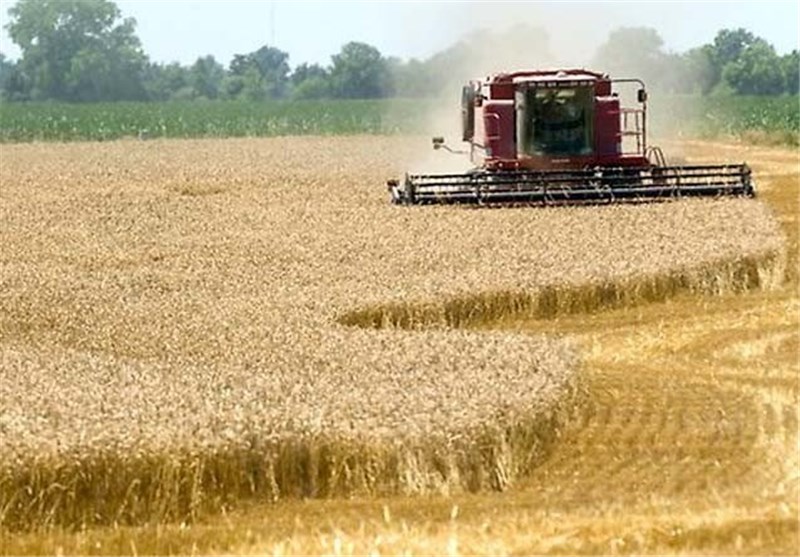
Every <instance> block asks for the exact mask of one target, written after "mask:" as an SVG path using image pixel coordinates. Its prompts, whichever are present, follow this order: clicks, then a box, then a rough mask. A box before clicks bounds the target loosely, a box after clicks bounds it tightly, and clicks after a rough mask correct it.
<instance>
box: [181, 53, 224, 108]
mask: <svg viewBox="0 0 800 557" xmlns="http://www.w3.org/2000/svg"><path fill="white" fill-rule="evenodd" d="M224 79H225V68H224V67H223V66H222V64H220V63H219V62H217V61H216V60H215V59H214V57H213V56H211V55H210V54H209V55H208V56H201V57H200V58H198V59H197V61H196V62H195V63H194V64H193V65H192V67H191V69H190V70H189V84H190V85H191V86H192V91H193V94H194V96H195V97H201V98H205V99H216V98H217V97H219V96H220V93H221V92H222V82H223V80H224Z"/></svg>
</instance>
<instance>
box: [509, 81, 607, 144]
mask: <svg viewBox="0 0 800 557" xmlns="http://www.w3.org/2000/svg"><path fill="white" fill-rule="evenodd" d="M520 97H521V98H520ZM517 100H518V102H517V110H518V111H519V112H518V114H517V116H518V117H517V124H518V130H517V133H518V145H519V146H520V150H521V151H522V153H524V154H527V155H588V154H591V153H592V143H593V141H592V137H593V130H592V120H593V114H592V89H591V87H572V88H545V87H530V88H527V89H523V90H522V91H519V94H518V98H517Z"/></svg>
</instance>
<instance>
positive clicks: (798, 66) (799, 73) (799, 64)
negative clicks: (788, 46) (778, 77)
mask: <svg viewBox="0 0 800 557" xmlns="http://www.w3.org/2000/svg"><path fill="white" fill-rule="evenodd" d="M781 66H782V68H783V78H784V82H785V84H786V92H787V93H789V94H790V95H797V94H798V92H800V52H798V51H797V50H793V51H792V52H790V53H789V54H785V55H784V56H782V57H781Z"/></svg>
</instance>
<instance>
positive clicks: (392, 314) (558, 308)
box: [338, 251, 786, 329]
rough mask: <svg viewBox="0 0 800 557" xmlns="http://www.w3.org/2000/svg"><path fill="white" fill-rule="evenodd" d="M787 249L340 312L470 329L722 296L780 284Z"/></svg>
mask: <svg viewBox="0 0 800 557" xmlns="http://www.w3.org/2000/svg"><path fill="white" fill-rule="evenodd" d="M785 270H786V254H785V252H783V251H778V252H774V251H767V252H764V253H762V254H760V255H756V256H749V257H739V258H735V259H720V260H717V261H713V262H709V263H705V264H703V265H700V266H696V267H687V268H682V269H676V270H674V271H671V272H668V273H663V274H658V275H650V276H634V277H630V278H626V279H621V280H605V281H600V282H591V283H588V284H584V285H577V286H576V285H567V284H552V285H548V286H544V287H542V288H539V289H537V290H535V291H533V292H524V291H496V292H485V293H479V294H475V295H470V296H462V297H453V298H450V299H447V300H445V301H443V302H430V303H423V304H402V303H393V304H380V305H375V306H371V307H365V308H361V309H357V310H354V311H351V312H347V313H344V314H343V315H341V316H339V318H338V321H339V322H340V323H341V324H343V325H350V326H358V327H366V328H384V327H399V328H403V329H412V328H425V327H430V326H445V327H467V326H471V325H475V324H479V323H483V322H487V321H496V320H499V319H503V318H507V317H511V318H535V319H550V318H554V317H558V316H563V315H573V314H580V313H592V312H594V311H600V310H608V309H616V308H622V307H630V306H634V305H639V304H646V303H654V302H662V301H664V300H667V299H669V298H671V297H673V296H676V295H679V294H685V293H691V294H707V295H723V294H728V293H736V292H745V291H747V290H752V289H757V288H762V289H774V288H777V287H779V286H780V285H781V283H782V281H783V278H784V274H785Z"/></svg>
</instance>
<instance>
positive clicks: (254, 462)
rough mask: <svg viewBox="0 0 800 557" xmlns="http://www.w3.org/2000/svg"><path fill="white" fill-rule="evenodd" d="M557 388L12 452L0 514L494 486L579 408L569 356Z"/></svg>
mask: <svg viewBox="0 0 800 557" xmlns="http://www.w3.org/2000/svg"><path fill="white" fill-rule="evenodd" d="M785 262H786V261H785V253H784V252H782V251H781V252H778V253H776V252H764V253H763V254H761V255H759V256H751V257H742V258H737V259H733V260H719V261H717V262H714V263H708V264H705V265H701V266H698V267H693V268H688V269H680V270H676V271H674V272H671V273H667V274H664V275H658V276H651V277H636V278H631V279H625V280H621V281H619V282H613V281H607V282H603V283H599V284H588V285H584V286H573V287H568V286H559V285H554V286H550V287H546V288H542V289H540V290H537V291H536V292H532V293H524V292H517V293H514V292H504V293H485V294H479V295H475V296H472V297H469V298H457V299H450V300H444V301H442V302H440V303H430V304H425V305H411V304H409V305H387V306H379V307H373V308H365V309H361V310H357V311H354V312H352V313H349V314H346V315H344V316H341V317H340V319H339V321H340V322H341V323H343V324H347V325H351V326H360V327H387V326H389V327H402V328H415V327H431V326H434V327H436V326H450V327H452V326H458V327H464V326H467V325H470V324H475V323H479V322H481V321H491V320H497V319H501V318H505V317H526V316H527V317H533V318H552V317H556V316H560V315H574V314H580V313H590V312H594V311H599V310H604V309H612V308H618V307H626V306H631V305H637V304H645V303H651V302H659V301H664V300H667V299H669V298H671V297H673V296H676V295H679V294H682V293H686V292H691V293H703V294H715V295H721V294H726V293H731V292H743V291H747V290H752V289H759V288H760V289H774V288H776V287H778V286H780V284H781V283H782V280H783V276H784V272H785ZM560 387H561V389H560V395H559V396H558V397H556V399H555V400H553V401H551V403H550V404H548V405H546V407H545V409H543V410H539V411H535V412H534V411H532V412H531V413H530V414H529V415H524V416H521V417H520V416H517V417H513V416H512V417H511V418H509V416H505V415H503V413H502V412H499V413H498V415H497V416H490V417H487V418H488V419H487V420H486V422H485V423H484V424H483V425H482V426H480V427H477V428H474V430H473V431H465V432H463V435H461V436H459V437H451V438H449V439H445V438H441V439H440V438H435V439H421V440H419V441H418V442H412V443H409V442H405V441H402V440H397V441H388V440H383V441H381V440H376V439H374V438H373V439H369V438H364V439H359V438H326V437H324V436H320V435H315V436H311V435H310V436H308V437H305V438H300V439H297V438H295V439H286V440H277V441H265V440H261V439H257V438H253V439H251V440H250V443H249V446H246V447H241V446H237V447H231V448H224V447H223V448H220V449H217V450H214V451H210V452H192V453H187V454H180V453H177V454H164V455H162V456H138V457H137V456H131V455H125V456H123V457H121V456H120V455H118V454H116V453H114V452H113V451H109V452H108V454H94V455H92V456H90V457H78V458H76V459H74V460H72V461H70V460H69V459H64V458H58V459H57V460H47V459H42V460H32V461H25V462H16V463H14V465H12V466H5V467H4V468H3V469H2V470H0V524H2V525H3V527H5V528H8V529H10V530H25V529H30V528H36V527H41V526H48V525H55V524H58V525H68V526H86V525H91V524H136V523H142V522H154V521H155V522H170V521H185V520H190V519H193V518H196V517H198V516H200V515H204V514H207V513H214V512H219V511H224V510H225V509H227V508H231V507H234V506H236V504H237V503H241V502H243V501H246V500H261V501H277V500H279V499H285V498H309V497H349V496H357V495H363V496H383V495H394V494H426V493H458V492H477V491H483V490H495V491H502V490H505V489H506V488H508V487H509V486H511V485H513V484H514V483H517V482H518V481H519V480H521V479H522V478H523V477H525V476H526V475H527V474H528V473H529V472H530V471H531V470H532V469H533V468H534V467H535V466H536V465H537V464H538V463H539V462H541V461H543V460H544V459H545V458H546V457H547V455H548V453H549V451H550V450H551V449H552V447H553V445H554V443H555V442H557V440H558V438H559V437H560V435H561V432H562V431H563V429H564V428H565V427H566V426H568V425H569V423H570V417H572V416H575V415H577V412H578V410H579V407H580V401H581V400H582V399H583V398H584V396H585V395H584V388H583V387H582V383H581V380H580V374H579V370H578V369H577V367H576V366H573V367H572V374H571V375H570V376H569V377H567V378H565V381H564V384H563V385H561V386H560Z"/></svg>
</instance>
